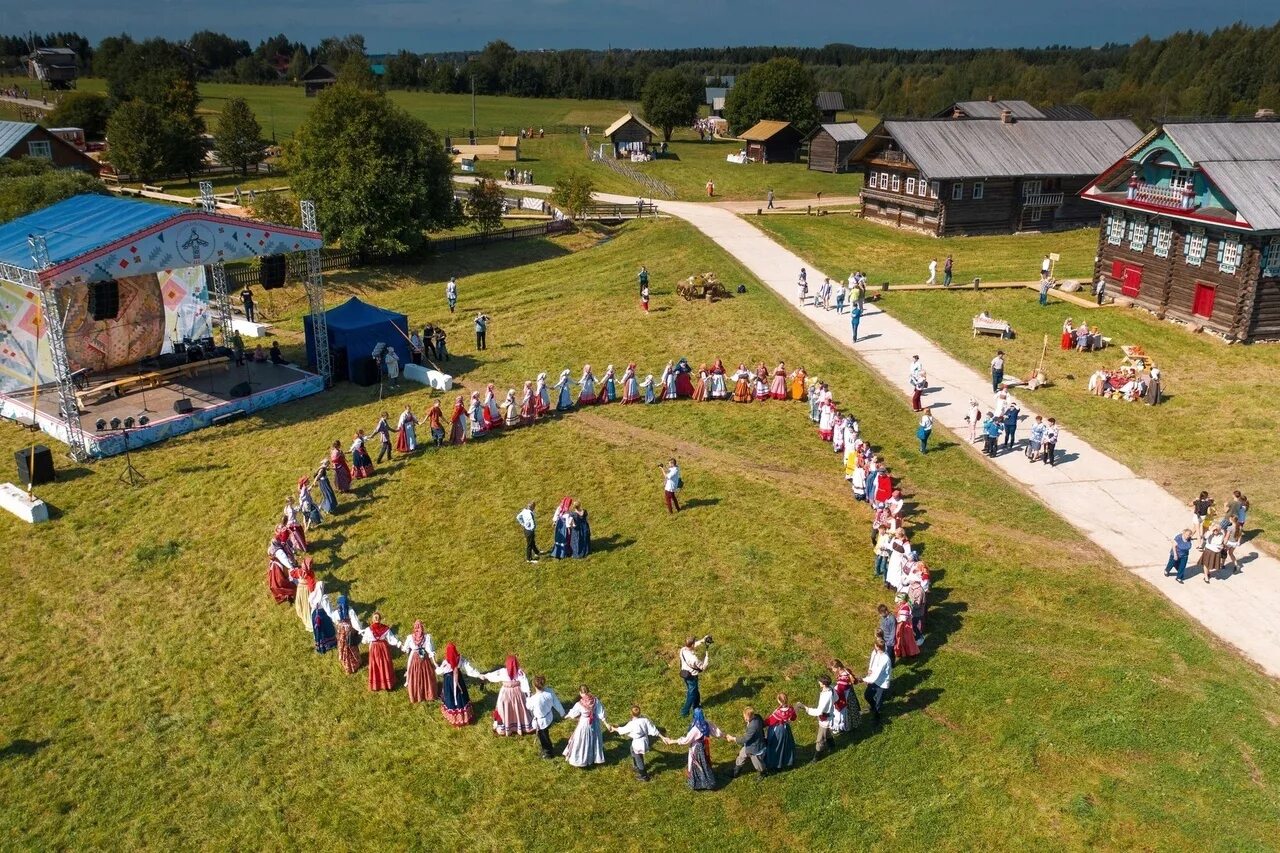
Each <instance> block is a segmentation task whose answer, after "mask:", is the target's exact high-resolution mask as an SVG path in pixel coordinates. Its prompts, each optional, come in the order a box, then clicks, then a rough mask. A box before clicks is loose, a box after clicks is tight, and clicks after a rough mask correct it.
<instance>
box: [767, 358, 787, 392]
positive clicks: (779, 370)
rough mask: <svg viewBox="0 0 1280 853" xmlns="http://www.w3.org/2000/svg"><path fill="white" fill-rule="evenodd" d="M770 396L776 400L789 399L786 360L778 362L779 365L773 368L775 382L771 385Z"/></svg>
mask: <svg viewBox="0 0 1280 853" xmlns="http://www.w3.org/2000/svg"><path fill="white" fill-rule="evenodd" d="M769 396H770V397H772V398H773V399H775V400H785V399H787V365H786V362H783V361H780V362H778V366H777V367H775V368H774V369H773V382H772V383H771V384H770V385H769Z"/></svg>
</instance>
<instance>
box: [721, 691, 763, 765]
mask: <svg viewBox="0 0 1280 853" xmlns="http://www.w3.org/2000/svg"><path fill="white" fill-rule="evenodd" d="M742 719H743V720H744V721H746V724H747V730H746V732H745V733H744V734H743V735H742V737H734V736H733V735H729V741H730V742H731V743H736V744H739V745H740V746H741V747H742V748H741V749H739V750H738V757H737V758H736V759H735V760H734V762H733V778H735V779H736V778H738V774H740V773H741V772H742V765H744V764H746V763H747V762H748V761H750V762H751V766H752V767H754V768H755V769H756V778H757V779H763V778H764V777H765V776H766V775H767V772H768V771H766V770H765V767H764V720H762V719H761V718H760V715H759V714H757V713H756V709H755V708H752V707H751V706H750V705H748V706H747V707H745V708H743V709H742Z"/></svg>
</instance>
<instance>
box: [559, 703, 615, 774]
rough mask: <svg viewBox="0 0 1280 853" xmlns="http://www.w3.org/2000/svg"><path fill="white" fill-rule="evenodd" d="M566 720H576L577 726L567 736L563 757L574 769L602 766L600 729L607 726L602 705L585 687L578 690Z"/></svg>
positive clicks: (602, 738) (602, 742)
mask: <svg viewBox="0 0 1280 853" xmlns="http://www.w3.org/2000/svg"><path fill="white" fill-rule="evenodd" d="M564 718H565V719H566V720H577V721H578V726H577V728H575V729H574V730H573V734H572V735H570V736H569V742H568V743H567V744H566V745H565V748H564V757H565V760H566V761H568V762H569V763H570V764H571V765H573V766H574V767H589V766H591V765H592V764H604V735H603V734H602V733H601V729H603V728H604V727H605V726H607V725H608V722H607V721H606V720H605V715H604V705H602V704H600V700H599V699H597V698H596V697H594V696H592V695H591V691H590V690H588V689H587V685H585V684H583V685H582V686H580V687H579V688H578V701H577V702H575V703H574V706H573V707H572V708H570V709H569V713H567V714H565V715H564Z"/></svg>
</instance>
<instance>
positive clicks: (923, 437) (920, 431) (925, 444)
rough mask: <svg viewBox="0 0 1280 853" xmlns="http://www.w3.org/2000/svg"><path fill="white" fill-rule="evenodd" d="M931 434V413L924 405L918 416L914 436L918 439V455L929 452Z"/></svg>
mask: <svg viewBox="0 0 1280 853" xmlns="http://www.w3.org/2000/svg"><path fill="white" fill-rule="evenodd" d="M932 434H933V413H932V412H931V411H930V410H929V408H928V407H927V406H926V407H925V410H924V414H922V415H921V416H920V426H918V427H916V438H918V439H920V455H921V456H923V455H925V454H926V453H928V452H929V436H930V435H932Z"/></svg>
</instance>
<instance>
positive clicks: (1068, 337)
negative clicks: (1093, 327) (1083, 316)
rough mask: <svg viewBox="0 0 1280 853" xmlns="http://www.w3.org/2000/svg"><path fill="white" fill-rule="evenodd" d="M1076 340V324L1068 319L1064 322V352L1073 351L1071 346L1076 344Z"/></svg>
mask: <svg viewBox="0 0 1280 853" xmlns="http://www.w3.org/2000/svg"><path fill="white" fill-rule="evenodd" d="M1075 339H1076V327H1075V324H1074V323H1072V322H1071V318H1070V317H1068V318H1067V319H1066V320H1063V321H1062V348H1063V349H1064V350H1069V349H1071V345H1072V344H1073V343H1074V342H1075Z"/></svg>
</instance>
